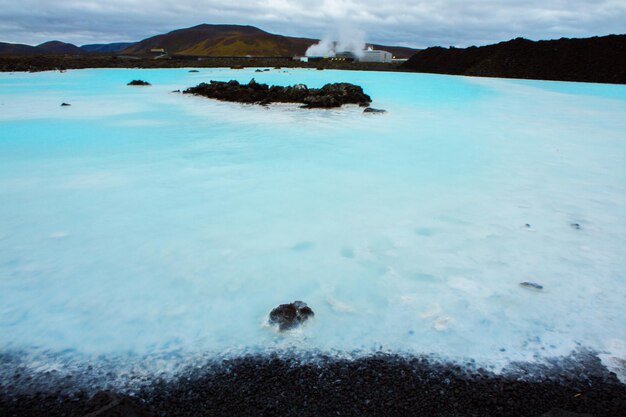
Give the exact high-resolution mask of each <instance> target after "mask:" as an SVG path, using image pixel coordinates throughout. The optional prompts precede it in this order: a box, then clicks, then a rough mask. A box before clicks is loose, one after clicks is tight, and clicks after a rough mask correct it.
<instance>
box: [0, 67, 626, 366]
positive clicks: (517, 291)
mask: <svg viewBox="0 0 626 417" xmlns="http://www.w3.org/2000/svg"><path fill="white" fill-rule="evenodd" d="M253 77H254V78H255V79H256V80H257V81H258V82H267V83H270V84H283V85H284V84H286V83H288V84H296V83H305V84H307V85H309V86H311V87H319V86H321V85H323V84H324V83H326V82H339V81H347V82H353V83H356V84H359V85H362V86H363V87H364V89H365V91H366V93H368V94H370V95H371V96H372V97H373V99H374V102H373V104H372V105H373V106H374V107H377V108H384V109H386V110H387V111H388V112H387V113H386V114H384V115H381V117H367V115H364V114H362V109H360V108H358V107H356V106H349V107H346V108H344V109H334V110H303V109H300V108H298V106H297V105H273V106H268V107H259V106H252V105H240V104H235V103H223V102H216V101H212V100H207V99H204V98H201V97H192V96H188V95H184V94H173V93H171V91H172V90H176V89H181V90H183V89H185V88H186V87H190V86H192V85H195V84H197V83H198V82H201V81H209V80H211V79H215V80H229V79H231V78H233V79H238V80H239V81H241V82H247V81H249V80H250V79H251V78H253ZM132 79H144V80H147V81H149V82H151V83H152V84H153V85H152V86H151V87H147V88H133V87H128V86H126V83H127V82H128V81H130V80H132ZM0 87H3V88H2V89H1V90H0V91H1V92H0V108H2V110H3V111H2V115H1V116H0V127H1V128H2V137H0V202H1V204H0V352H13V351H19V352H26V353H24V354H26V355H27V357H28V358H31V359H30V360H31V362H32V369H51V368H49V367H57V368H58V367H64V368H65V369H70V368H72V366H79V365H78V364H80V363H92V364H94V363H100V364H101V366H102V367H105V366H112V364H114V363H115V364H116V365H115V366H116V367H117V369H119V373H120V375H121V374H124V373H128V372H130V371H129V370H133V372H137V373H139V374H142V373H143V374H146V373H150V372H157V373H158V372H165V371H167V372H175V371H176V370H177V369H179V368H180V366H183V365H182V364H189V363H193V361H194V360H200V359H204V358H207V357H219V356H223V355H230V354H233V355H234V354H242V353H245V352H268V351H272V350H276V349H281V350H284V349H287V350H289V349H295V350H296V351H299V352H311V351H321V352H332V353H333V354H338V355H339V354H341V355H354V354H359V352H360V354H367V353H371V352H374V351H378V350H380V349H383V350H388V351H390V352H399V353H409V354H434V355H436V356H437V357H441V358H444V359H451V360H459V361H464V360H466V359H467V358H472V359H474V360H475V362H476V363H477V364H479V365H481V366H482V365H484V366H488V367H491V368H492V369H496V370H497V369H501V368H503V367H505V366H506V365H507V364H509V363H511V362H513V361H520V360H522V361H524V360H525V361H541V360H542V359H543V358H548V357H553V356H561V355H568V354H569V353H570V352H572V351H573V350H576V349H580V348H587V349H592V350H595V351H597V352H599V353H600V354H601V357H602V358H603V360H604V361H605V363H606V364H607V366H610V367H612V369H616V370H617V371H619V370H620V369H621V368H620V366H621V365H619V363H620V362H619V361H620V360H621V359H620V358H624V357H625V356H626V355H624V351H623V349H622V348H623V341H624V340H626V333H625V332H626V328H625V327H624V326H623V317H626V294H625V293H624V291H623V288H624V280H625V279H626V258H625V257H624V256H623V254H624V253H626V240H624V236H626V217H624V215H623V214H624V213H626V164H624V161H625V160H626V133H625V132H626V87H624V86H619V85H593V84H577V83H549V82H535V81H515V80H496V79H476V78H468V77H449V76H436V75H425V74H398V73H374V72H349V71H308V70H290V71H289V72H288V73H284V71H279V70H272V71H269V72H264V73H254V72H253V70H242V71H231V70H228V69H202V71H201V72H200V73H191V74H190V73H188V72H187V70H186V69H180V70H82V71H68V72H66V73H62V74H61V73H51V72H48V73H40V74H0ZM63 101H65V102H70V103H72V106H71V107H67V108H60V107H59V104H60V103H61V102H63ZM527 224H528V225H529V226H526V225H527ZM576 224H577V225H578V227H575V226H573V225H576ZM521 282H535V283H537V284H540V285H542V286H543V290H541V291H537V290H534V291H530V290H529V289H528V288H524V287H522V286H520V285H519V284H520V283H521ZM294 300H303V301H305V302H306V303H307V304H308V305H309V306H311V307H312V308H313V310H314V311H315V318H314V319H313V320H311V322H310V323H307V325H306V326H304V327H303V328H302V329H298V330H297V331H294V332H287V333H280V332H277V331H276V330H275V329H274V328H272V327H271V326H267V325H266V318H267V314H268V312H269V311H270V310H271V309H272V308H273V307H275V306H277V305H279V304H282V303H287V302H291V301H294ZM616 358H617V359H616ZM616 361H617V362H616ZM616 364H617V365H616ZM55 369H56V368H55ZM617 371H616V372H617ZM620 372H621V371H620ZM618 373H619V372H618ZM621 375H623V372H622V374H621Z"/></svg>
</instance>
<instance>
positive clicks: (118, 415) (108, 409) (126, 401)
mask: <svg viewBox="0 0 626 417" xmlns="http://www.w3.org/2000/svg"><path fill="white" fill-rule="evenodd" d="M87 411H89V412H88V414H85V416H84V417H96V416H97V417H155V416H156V414H154V413H153V412H152V410H151V409H150V407H149V406H147V405H146V404H144V403H143V402H142V401H140V400H138V399H136V398H131V397H127V396H122V395H117V394H115V393H112V392H109V391H100V392H98V393H96V395H94V396H93V397H92V398H91V399H90V400H89V401H88V402H87Z"/></svg>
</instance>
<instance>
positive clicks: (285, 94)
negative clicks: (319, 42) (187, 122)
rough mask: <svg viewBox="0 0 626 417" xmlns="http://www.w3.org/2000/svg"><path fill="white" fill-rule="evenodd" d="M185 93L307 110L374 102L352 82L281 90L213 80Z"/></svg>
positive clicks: (232, 81)
mask: <svg viewBox="0 0 626 417" xmlns="http://www.w3.org/2000/svg"><path fill="white" fill-rule="evenodd" d="M184 93H185V94H194V95H198V96H203V97H208V98H213V99H217V100H222V101H232V102H237V103H249V104H261V105H266V104H270V103H302V104H303V106H302V107H303V108H334V107H340V106H342V105H344V104H358V105H359V106H362V107H366V106H368V105H369V104H370V103H371V101H372V99H371V98H370V96H368V95H367V94H365V93H364V92H363V89H362V88H361V87H359V86H357V85H353V84H349V83H334V84H326V85H325V86H323V87H322V88H307V86H305V85H303V84H296V85H294V86H288V87H280V86H271V87H270V86H268V85H267V84H259V83H257V82H256V81H255V80H254V79H252V80H251V81H250V82H249V83H248V84H240V83H239V82H238V81H235V80H231V81H228V82H222V81H211V82H210V83H209V84H207V83H201V84H199V85H197V86H195V87H191V88H188V89H187V90H185V91H184Z"/></svg>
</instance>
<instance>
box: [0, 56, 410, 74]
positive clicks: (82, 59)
mask: <svg viewBox="0 0 626 417" xmlns="http://www.w3.org/2000/svg"><path fill="white" fill-rule="evenodd" d="M399 65H400V64H388V63H375V62H345V61H331V60H328V61H318V62H301V61H295V60H293V59H291V58H271V57H268V58H261V57H259V58H254V57H251V58H239V57H206V58H202V59H198V58H196V57H190V58H188V59H186V58H176V59H154V58H152V57H124V56H119V55H100V54H98V55H77V56H68V55H4V56H2V55H0V72H41V71H62V70H70V69H92V68H102V69H106V68H127V69H133V68H135V69H139V68H140V69H167V68H196V69H199V68H233V69H243V68H276V67H280V68H313V69H317V68H321V69H337V70H356V71H397V70H398V68H399Z"/></svg>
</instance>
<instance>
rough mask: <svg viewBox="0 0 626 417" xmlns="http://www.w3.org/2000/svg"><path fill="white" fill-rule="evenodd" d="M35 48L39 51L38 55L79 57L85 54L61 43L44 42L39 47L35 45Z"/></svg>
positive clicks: (72, 46)
mask: <svg viewBox="0 0 626 417" xmlns="http://www.w3.org/2000/svg"><path fill="white" fill-rule="evenodd" d="M36 48H37V49H38V50H39V51H41V52H40V53H48V54H69V55H80V54H84V53H85V51H83V50H82V49H80V48H79V47H78V46H76V45H73V44H71V43H65V42H61V41H48V42H44V43H42V44H41V45H37V46H36Z"/></svg>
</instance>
